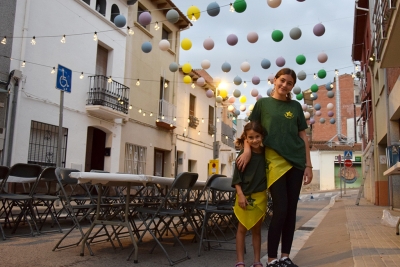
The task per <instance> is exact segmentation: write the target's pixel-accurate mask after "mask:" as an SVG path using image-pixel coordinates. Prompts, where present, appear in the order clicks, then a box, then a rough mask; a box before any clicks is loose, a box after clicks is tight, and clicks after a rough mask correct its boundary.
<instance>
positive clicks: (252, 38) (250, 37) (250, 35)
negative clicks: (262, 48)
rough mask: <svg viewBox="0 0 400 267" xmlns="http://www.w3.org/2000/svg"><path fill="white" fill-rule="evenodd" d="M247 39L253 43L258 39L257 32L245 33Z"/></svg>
mask: <svg viewBox="0 0 400 267" xmlns="http://www.w3.org/2000/svg"><path fill="white" fill-rule="evenodd" d="M247 41H249V43H251V44H254V43H255V42H257V41H258V34H257V33H256V32H249V33H248V34H247Z"/></svg>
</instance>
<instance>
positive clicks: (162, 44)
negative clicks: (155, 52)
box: [158, 39, 171, 51]
mask: <svg viewBox="0 0 400 267" xmlns="http://www.w3.org/2000/svg"><path fill="white" fill-rule="evenodd" d="M158 47H159V48H160V50H162V51H167V50H168V49H169V48H170V47H171V44H170V43H169V41H168V40H166V39H163V40H161V41H160V42H159V43H158Z"/></svg>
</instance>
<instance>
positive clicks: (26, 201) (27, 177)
mask: <svg viewBox="0 0 400 267" xmlns="http://www.w3.org/2000/svg"><path fill="white" fill-rule="evenodd" d="M41 172H42V167H41V166H39V165H37V164H26V163H17V164H14V165H13V166H12V167H11V168H10V172H9V175H8V177H7V179H5V181H4V182H7V183H9V184H10V185H11V186H10V188H12V187H13V191H14V193H3V194H0V199H1V201H2V204H3V209H4V213H5V225H7V224H8V225H9V226H10V227H11V225H12V224H13V226H12V231H11V234H14V233H15V232H16V230H17V228H18V226H19V225H20V223H21V222H26V223H27V224H28V226H29V229H30V233H29V235H31V236H34V235H35V232H36V233H37V234H39V229H38V227H37V225H36V220H35V216H36V215H35V212H34V209H33V206H32V195H31V194H32V191H31V190H30V189H29V190H26V187H25V184H31V183H36V181H37V179H38V177H39V175H40V173H41ZM4 182H3V183H4ZM20 185H22V188H23V191H21V192H20V189H19V188H18V187H21V186H20ZM15 207H18V209H15ZM14 211H15V212H17V214H15V215H14V213H13V212H14ZM32 225H33V227H32Z"/></svg>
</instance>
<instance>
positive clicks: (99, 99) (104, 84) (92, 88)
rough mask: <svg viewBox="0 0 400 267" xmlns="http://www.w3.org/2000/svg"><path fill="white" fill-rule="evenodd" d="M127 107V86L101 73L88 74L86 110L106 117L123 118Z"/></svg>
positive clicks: (112, 118) (97, 115)
mask: <svg viewBox="0 0 400 267" xmlns="http://www.w3.org/2000/svg"><path fill="white" fill-rule="evenodd" d="M128 108H129V87H126V86H125V85H123V84H120V83H119V82H116V81H114V80H110V79H109V78H107V77H106V76H103V75H95V76H89V92H88V98H87V100H86V112H87V113H89V114H90V115H92V116H95V117H98V118H102V119H106V120H114V119H125V118H126V117H127V115H128Z"/></svg>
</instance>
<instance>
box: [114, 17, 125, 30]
mask: <svg viewBox="0 0 400 267" xmlns="http://www.w3.org/2000/svg"><path fill="white" fill-rule="evenodd" d="M114 24H115V26H117V27H118V28H122V27H124V26H125V25H126V18H125V16H124V15H121V14H119V15H117V16H116V17H115V18H114Z"/></svg>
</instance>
